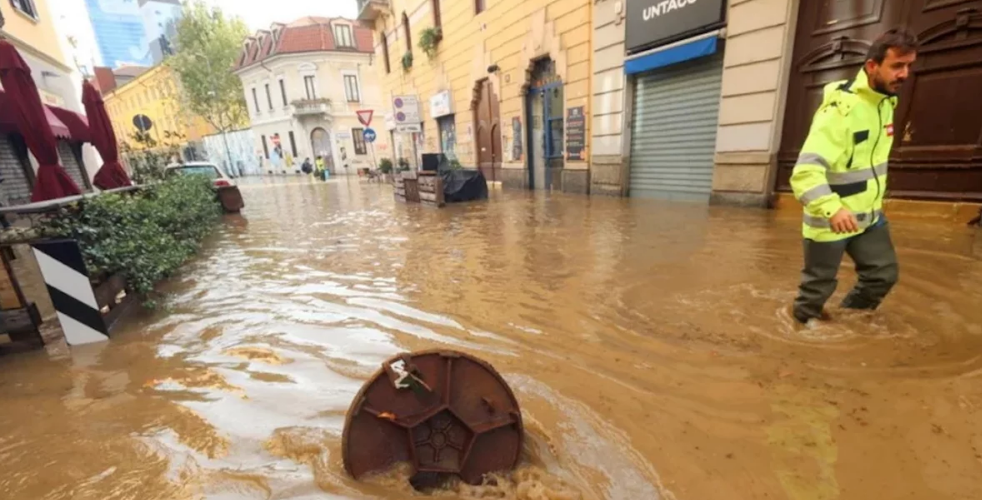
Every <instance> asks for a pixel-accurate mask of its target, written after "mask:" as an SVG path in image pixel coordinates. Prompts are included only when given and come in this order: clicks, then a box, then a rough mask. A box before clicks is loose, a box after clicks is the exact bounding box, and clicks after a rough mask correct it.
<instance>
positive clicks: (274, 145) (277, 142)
mask: <svg viewBox="0 0 982 500" xmlns="http://www.w3.org/2000/svg"><path fill="white" fill-rule="evenodd" d="M375 64H376V59H375V56H374V54H373V50H372V32H371V31H370V30H369V29H367V28H364V27H362V26H360V25H358V24H357V22H355V21H351V20H348V19H340V18H334V19H328V18H321V17H305V18H301V19H298V20H296V21H294V22H292V23H289V24H281V23H274V24H273V25H272V26H270V29H269V30H261V31H259V32H257V33H256V34H255V35H254V36H252V37H249V38H248V39H247V40H246V41H245V43H244V44H243V48H242V55H241V57H240V59H239V62H238V64H237V67H236V69H235V72H236V74H237V75H238V76H239V77H240V78H241V79H242V87H243V90H244V91H245V98H246V104H247V107H248V108H249V119H250V121H251V123H252V130H253V134H254V136H255V138H256V154H257V155H261V156H262V157H263V158H264V159H265V163H266V169H267V170H280V169H288V170H289V169H291V167H290V166H288V165H286V160H287V157H289V158H291V159H294V161H295V166H294V167H295V168H299V166H300V164H301V163H302V162H303V160H304V159H305V158H310V159H311V161H312V162H313V161H314V158H315V157H317V156H323V157H325V158H326V163H327V166H328V168H329V170H330V171H331V172H332V173H333V174H342V175H343V174H354V173H356V171H357V169H359V168H374V165H375V164H376V160H377V159H381V158H391V157H392V150H391V146H390V143H389V138H388V135H387V134H385V133H382V130H383V128H384V117H383V116H382V114H383V113H382V110H383V109H385V106H384V104H383V103H384V100H383V98H382V91H381V88H380V86H379V83H378V72H377V70H376V68H375ZM359 110H372V111H374V119H373V121H372V122H371V124H370V126H371V127H372V128H374V129H375V130H376V131H378V132H377V140H376V141H375V142H374V143H369V142H367V141H366V140H365V138H364V131H365V129H366V128H368V127H366V126H365V125H363V124H361V123H360V122H359V120H358V116H357V112H358V111H359Z"/></svg>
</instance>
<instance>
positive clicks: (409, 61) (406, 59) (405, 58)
mask: <svg viewBox="0 0 982 500" xmlns="http://www.w3.org/2000/svg"><path fill="white" fill-rule="evenodd" d="M412 67H413V53H412V52H409V51H406V53H405V54H403V55H402V69H403V71H409V68H412Z"/></svg>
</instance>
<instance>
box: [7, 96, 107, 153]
mask: <svg viewBox="0 0 982 500" xmlns="http://www.w3.org/2000/svg"><path fill="white" fill-rule="evenodd" d="M12 105H13V103H12V102H11V101H10V99H7V93H6V92H4V91H2V90H0V132H2V133H5V134H9V133H11V132H17V133H20V131H19V130H17V122H16V121H15V119H14V112H13V111H12V110H11V108H10V106H12ZM44 116H45V118H47V119H48V124H49V125H51V132H53V133H54V134H55V137H60V138H62V139H71V140H73V141H82V142H89V125H88V121H86V119H85V117H84V116H82V115H79V114H78V113H75V112H72V111H69V110H67V109H63V108H59V107H55V106H45V107H44ZM62 118H64V119H65V120H67V121H68V122H70V123H71V124H72V125H71V126H69V125H68V124H67V123H65V120H62Z"/></svg>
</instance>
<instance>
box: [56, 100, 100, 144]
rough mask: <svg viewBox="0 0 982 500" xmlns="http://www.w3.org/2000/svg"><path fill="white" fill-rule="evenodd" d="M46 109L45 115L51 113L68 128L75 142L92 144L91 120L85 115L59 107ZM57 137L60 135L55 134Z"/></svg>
mask: <svg viewBox="0 0 982 500" xmlns="http://www.w3.org/2000/svg"><path fill="white" fill-rule="evenodd" d="M45 107H46V108H47V109H46V110H45V113H47V112H49V111H50V112H51V113H53V114H54V115H55V117H56V118H57V119H58V120H59V121H61V123H63V124H64V125H65V127H67V128H68V132H69V135H70V137H71V139H72V140H73V141H81V142H92V134H90V133H89V120H88V119H87V118H86V117H85V116H84V115H80V114H78V113H76V112H74V111H70V110H67V109H65V108H59V107H58V106H45ZM49 121H50V120H49ZM53 126H54V125H53V124H52V127H53ZM55 135H58V133H57V132H55Z"/></svg>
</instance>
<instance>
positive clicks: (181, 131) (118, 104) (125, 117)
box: [103, 64, 217, 149]
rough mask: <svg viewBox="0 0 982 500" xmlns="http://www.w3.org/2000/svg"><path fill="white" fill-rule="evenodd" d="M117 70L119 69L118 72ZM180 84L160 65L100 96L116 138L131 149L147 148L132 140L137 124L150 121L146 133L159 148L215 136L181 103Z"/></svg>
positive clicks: (205, 123) (201, 120)
mask: <svg viewBox="0 0 982 500" xmlns="http://www.w3.org/2000/svg"><path fill="white" fill-rule="evenodd" d="M117 71H118V70H117ZM180 88H181V84H180V81H179V79H178V77H177V75H176V74H175V73H174V71H173V70H171V69H170V68H169V67H167V66H165V65H163V64H159V65H157V66H154V67H152V68H150V69H148V70H146V71H144V72H143V73H141V74H139V75H138V76H137V77H136V78H134V79H133V80H131V81H129V82H126V83H125V84H123V85H121V86H119V87H116V88H114V89H113V90H110V91H108V92H106V93H105V94H103V99H104V100H105V102H106V111H107V112H108V113H109V118H110V119H111V120H112V123H113V130H115V131H116V138H117V139H118V140H119V141H120V143H125V144H126V145H128V146H129V147H131V148H133V149H144V148H145V147H146V146H145V145H143V144H140V143H139V142H137V141H136V140H134V135H135V134H136V133H137V132H139V131H140V129H139V128H138V127H137V123H143V122H141V121H140V120H142V118H138V117H146V118H149V122H148V123H149V125H150V126H149V127H148V128H147V129H146V130H145V131H146V132H147V133H148V134H149V135H150V137H151V138H152V139H153V140H154V141H156V143H157V145H158V146H182V145H184V144H186V143H188V142H197V141H200V140H201V139H202V138H203V137H204V136H206V135H211V134H215V133H217V130H216V129H215V127H213V126H212V125H211V124H210V123H208V121H207V120H205V119H204V118H202V117H200V116H197V115H194V114H193V113H191V112H190V111H188V106H187V105H184V104H183V103H182V97H181V96H182V93H181V91H180Z"/></svg>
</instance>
